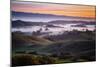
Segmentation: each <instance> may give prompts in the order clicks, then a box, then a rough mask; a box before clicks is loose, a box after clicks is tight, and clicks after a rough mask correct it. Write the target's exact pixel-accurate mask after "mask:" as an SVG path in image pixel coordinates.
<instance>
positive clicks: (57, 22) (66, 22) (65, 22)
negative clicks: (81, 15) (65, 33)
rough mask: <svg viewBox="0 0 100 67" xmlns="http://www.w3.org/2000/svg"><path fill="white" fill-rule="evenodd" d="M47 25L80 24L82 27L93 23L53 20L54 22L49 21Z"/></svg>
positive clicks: (93, 23) (93, 22)
mask: <svg viewBox="0 0 100 67" xmlns="http://www.w3.org/2000/svg"><path fill="white" fill-rule="evenodd" d="M49 23H51V24H71V23H72V24H73V23H75V24H76V23H81V24H84V25H95V24H96V23H95V21H66V20H55V21H50V22H49Z"/></svg>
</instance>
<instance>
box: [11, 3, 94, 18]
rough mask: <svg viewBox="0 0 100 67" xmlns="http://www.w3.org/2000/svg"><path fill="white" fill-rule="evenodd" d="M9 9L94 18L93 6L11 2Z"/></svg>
mask: <svg viewBox="0 0 100 67" xmlns="http://www.w3.org/2000/svg"><path fill="white" fill-rule="evenodd" d="M11 8H12V11H18V12H28V13H43V14H54V15H64V16H79V17H89V18H95V6H86V5H69V4H66V5H64V4H63V5H61V4H50V3H49V4H48V3H36V2H35V3H34V2H16V1H13V2H12V4H11Z"/></svg>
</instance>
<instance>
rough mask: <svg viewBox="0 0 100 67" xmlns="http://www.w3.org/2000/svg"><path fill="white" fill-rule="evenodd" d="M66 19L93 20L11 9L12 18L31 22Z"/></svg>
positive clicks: (90, 19)
mask: <svg viewBox="0 0 100 67" xmlns="http://www.w3.org/2000/svg"><path fill="white" fill-rule="evenodd" d="M58 19H59V20H67V21H70V20H71V21H75V20H77V21H79V20H84V21H95V19H92V18H85V17H73V16H63V15H52V14H40V13H25V12H15V11H12V20H24V21H32V22H49V21H55V20H58Z"/></svg>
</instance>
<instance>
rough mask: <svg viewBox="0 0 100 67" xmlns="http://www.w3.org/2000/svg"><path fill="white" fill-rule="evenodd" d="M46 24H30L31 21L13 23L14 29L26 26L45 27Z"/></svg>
mask: <svg viewBox="0 0 100 67" xmlns="http://www.w3.org/2000/svg"><path fill="white" fill-rule="evenodd" d="M44 24H46V23H43V22H30V21H22V20H15V21H12V27H25V26H34V25H35V26H38V25H44Z"/></svg>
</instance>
